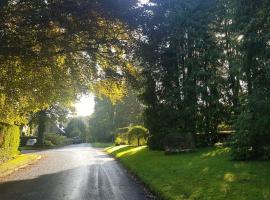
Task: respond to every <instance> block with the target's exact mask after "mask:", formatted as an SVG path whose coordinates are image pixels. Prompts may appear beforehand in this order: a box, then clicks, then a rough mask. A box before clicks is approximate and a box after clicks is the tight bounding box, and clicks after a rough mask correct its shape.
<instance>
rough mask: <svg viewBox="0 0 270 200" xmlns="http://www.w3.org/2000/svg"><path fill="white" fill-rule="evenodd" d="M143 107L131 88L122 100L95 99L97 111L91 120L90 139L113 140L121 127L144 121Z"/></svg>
mask: <svg viewBox="0 0 270 200" xmlns="http://www.w3.org/2000/svg"><path fill="white" fill-rule="evenodd" d="M142 111H143V107H142V105H141V103H140V102H139V101H138V99H137V97H136V94H135V93H134V92H132V91H131V90H129V92H128V95H127V96H126V97H124V98H123V99H122V100H121V101H118V102H116V103H112V102H111V101H110V100H109V99H108V98H106V97H104V98H103V99H100V98H96V99H95V112H94V114H93V115H92V116H91V118H90V120H89V134H90V141H95V142H113V140H114V139H115V134H116V133H118V132H119V128H124V127H128V126H130V125H131V124H140V123H142Z"/></svg>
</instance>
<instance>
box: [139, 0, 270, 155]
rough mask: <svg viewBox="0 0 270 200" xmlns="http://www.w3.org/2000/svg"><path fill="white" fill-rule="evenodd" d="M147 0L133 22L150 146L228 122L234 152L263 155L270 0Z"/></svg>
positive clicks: (206, 131) (161, 145)
mask: <svg viewBox="0 0 270 200" xmlns="http://www.w3.org/2000/svg"><path fill="white" fill-rule="evenodd" d="M150 2H151V3H150V4H148V5H146V6H144V7H143V8H141V10H142V12H140V21H139V23H138V27H139V28H138V29H139V30H140V31H141V32H142V34H143V35H144V38H143V39H141V40H140V41H139V43H140V44H139V47H140V48H139V49H138V55H139V56H140V57H141V58H142V60H143V63H142V66H143V67H142V75H143V78H142V91H143V92H142V95H141V98H142V100H143V102H144V103H145V105H146V106H147V108H146V110H145V112H144V116H145V125H146V127H147V128H148V129H149V131H150V141H149V145H150V147H151V148H153V149H163V148H164V140H165V139H166V138H168V137H169V136H170V135H172V136H173V137H176V136H175V135H179V136H180V137H182V138H186V139H185V140H186V143H187V144H189V146H190V147H191V148H193V147H194V146H195V145H196V141H195V139H194V138H195V135H196V134H197V133H200V134H208V135H211V134H212V135H214V134H217V133H218V126H219V125H221V124H226V125H227V126H233V127H234V129H235V130H236V134H235V138H234V145H233V147H234V148H233V149H234V151H233V155H234V157H235V158H237V159H254V158H256V159H259V158H262V159H269V155H270V154H269V143H270V134H269V119H270V118H269V114H270V112H269V107H270V106H269V104H270V98H269V94H270V90H269V89H270V87H269V86H270V85H269V80H270V71H269V61H270V60H269V52H270V51H269V48H270V45H269V44H270V37H269V31H270V22H269V13H270V12H269V11H270V5H269V1H267V0H260V1H255V0H249V1H236V0H206V1H201V0H194V1H190V0H170V1H161V0H152V1H150ZM181 135H182V136H181ZM185 135H186V136H187V135H188V136H189V137H186V136H185Z"/></svg>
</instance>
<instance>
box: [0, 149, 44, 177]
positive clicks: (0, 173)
mask: <svg viewBox="0 0 270 200" xmlns="http://www.w3.org/2000/svg"><path fill="white" fill-rule="evenodd" d="M41 158H42V156H41V155H39V154H37V156H36V157H35V158H34V159H32V160H29V161H28V162H26V163H23V164H22V165H18V166H16V167H14V168H12V169H8V170H6V171H3V172H0V178H5V177H6V176H9V175H11V174H13V173H14V172H16V171H18V170H20V169H23V168H25V167H27V166H28V165H31V164H34V163H35V162H37V161H38V160H40V159H41ZM8 162H9V161H8ZM3 164H5V163H3Z"/></svg>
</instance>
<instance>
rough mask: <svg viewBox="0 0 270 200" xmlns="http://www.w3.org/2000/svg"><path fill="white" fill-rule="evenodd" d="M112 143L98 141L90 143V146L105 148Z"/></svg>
mask: <svg viewBox="0 0 270 200" xmlns="http://www.w3.org/2000/svg"><path fill="white" fill-rule="evenodd" d="M112 145H113V144H112V143H100V142H94V143H91V146H92V147H96V148H107V147H111V146H112Z"/></svg>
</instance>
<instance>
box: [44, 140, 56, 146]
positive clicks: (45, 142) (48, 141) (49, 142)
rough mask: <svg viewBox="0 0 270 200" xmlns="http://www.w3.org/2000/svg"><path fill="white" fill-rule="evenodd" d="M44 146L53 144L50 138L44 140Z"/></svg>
mask: <svg viewBox="0 0 270 200" xmlns="http://www.w3.org/2000/svg"><path fill="white" fill-rule="evenodd" d="M44 146H45V147H54V144H53V143H52V142H51V141H50V140H44Z"/></svg>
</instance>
